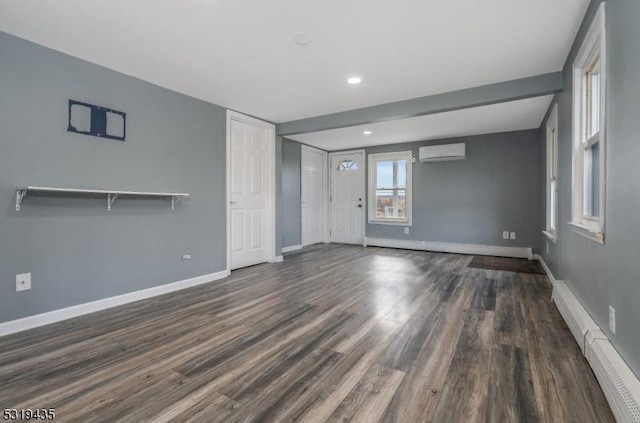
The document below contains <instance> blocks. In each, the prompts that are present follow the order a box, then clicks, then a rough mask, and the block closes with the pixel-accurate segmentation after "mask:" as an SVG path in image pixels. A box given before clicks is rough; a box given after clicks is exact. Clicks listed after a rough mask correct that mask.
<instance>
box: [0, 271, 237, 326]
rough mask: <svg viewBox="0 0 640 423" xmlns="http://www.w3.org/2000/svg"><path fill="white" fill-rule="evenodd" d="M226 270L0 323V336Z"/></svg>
mask: <svg viewBox="0 0 640 423" xmlns="http://www.w3.org/2000/svg"><path fill="white" fill-rule="evenodd" d="M229 274H230V273H229V271H228V270H223V271H221V272H216V273H209V274H207V275H202V276H196V277H194V278H190V279H185V280H182V281H177V282H172V283H168V284H165V285H160V286H154V287H152V288H147V289H143V290H140V291H134V292H129V293H127V294H122V295H117V296H115V297H109V298H104V299H102V300H97V301H92V302H89V303H84V304H78V305H75V306H71V307H67V308H62V309H59V310H53V311H49V312H46V313H42V314H36V315H33V316H28V317H23V318H21V319H17V320H11V321H9V322H4V323H0V336H5V335H9V334H12V333H16V332H21V331H24V330H27V329H33V328H36V327H39V326H44V325H48V324H51V323H56V322H60V321H62V320H67V319H71V318H74V317H78V316H82V315H85V314H89V313H94V312H96V311H100V310H105V309H107V308H112V307H117V306H119V305H123V304H128V303H132V302H135V301H139V300H144V299H147V298H152V297H157V296H159V295H163V294H168V293H170V292H175V291H180V290H182V289H186V288H191V287H194V286H198V285H202V284H205V283H209V282H213V281H216V280H219V279H223V278H226V277H227V276H229Z"/></svg>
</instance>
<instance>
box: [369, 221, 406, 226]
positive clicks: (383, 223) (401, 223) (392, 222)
mask: <svg viewBox="0 0 640 423" xmlns="http://www.w3.org/2000/svg"><path fill="white" fill-rule="evenodd" d="M368 222H369V224H370V225H395V226H411V222H407V221H405V222H400V221H393V220H369V221H368Z"/></svg>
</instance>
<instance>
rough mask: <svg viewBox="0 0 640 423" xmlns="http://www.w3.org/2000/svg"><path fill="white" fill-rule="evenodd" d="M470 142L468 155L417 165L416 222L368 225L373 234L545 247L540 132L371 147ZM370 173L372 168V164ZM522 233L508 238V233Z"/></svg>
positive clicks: (394, 148) (404, 147)
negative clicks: (541, 231) (542, 243)
mask: <svg viewBox="0 0 640 423" xmlns="http://www.w3.org/2000/svg"><path fill="white" fill-rule="evenodd" d="M458 142H464V143H465V144H466V154H467V159H466V160H462V161H450V162H439V163H421V162H420V161H418V160H416V163H414V164H413V226H411V228H410V232H409V234H408V235H405V234H404V226H395V225H372V224H368V223H367V226H366V233H367V237H374V238H390V239H408V240H422V241H438V242H455V243H469V244H487V245H501V246H512V247H532V248H534V249H535V250H536V251H537V250H538V246H539V242H540V239H539V236H538V230H537V229H536V228H538V227H539V226H540V213H539V209H540V208H539V202H540V195H541V189H542V187H541V183H540V178H539V172H540V166H541V163H540V162H541V152H540V146H539V142H540V135H539V131H538V130H528V131H517V132H507V133H500V134H489V135H478V136H470V137H462V138H452V139H446V140H438V141H423V142H415V143H408V144H394V145H386V146H377V147H368V148H366V153H367V155H368V154H372V153H382V152H391V151H407V150H409V149H410V150H412V151H413V153H414V154H415V155H416V157H417V156H418V148H419V147H420V146H423V145H432V144H449V143H458ZM367 171H368V166H367ZM503 230H508V231H513V232H516V233H517V239H516V240H514V241H510V240H503V239H502V231H503Z"/></svg>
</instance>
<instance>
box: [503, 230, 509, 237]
mask: <svg viewBox="0 0 640 423" xmlns="http://www.w3.org/2000/svg"><path fill="white" fill-rule="evenodd" d="M502 239H509V231H502Z"/></svg>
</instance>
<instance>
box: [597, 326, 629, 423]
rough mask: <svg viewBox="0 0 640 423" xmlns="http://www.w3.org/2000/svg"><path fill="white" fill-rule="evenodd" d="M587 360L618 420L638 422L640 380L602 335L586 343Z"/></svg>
mask: <svg viewBox="0 0 640 423" xmlns="http://www.w3.org/2000/svg"><path fill="white" fill-rule="evenodd" d="M586 357H587V361H588V362H589V365H590V366H591V368H592V369H593V373H594V374H595V375H596V378H597V379H598V381H599V382H600V386H601V387H602V391H603V392H604V395H605V397H606V398H607V401H608V402H609V405H610V406H611V410H612V411H613V415H614V416H615V418H616V420H617V421H619V422H625V423H626V422H640V381H639V380H638V378H637V377H636V376H635V374H634V373H633V372H632V371H631V369H630V368H629V366H627V364H626V363H625V362H624V360H623V359H622V357H620V354H618V351H616V349H615V348H614V347H613V345H611V342H609V340H608V339H606V337H605V338H604V339H602V338H594V339H593V340H592V341H591V342H590V343H589V344H588V345H587V354H586Z"/></svg>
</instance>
